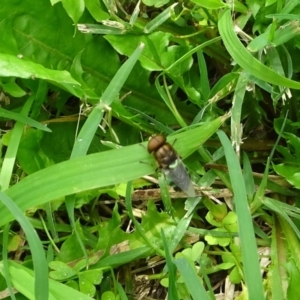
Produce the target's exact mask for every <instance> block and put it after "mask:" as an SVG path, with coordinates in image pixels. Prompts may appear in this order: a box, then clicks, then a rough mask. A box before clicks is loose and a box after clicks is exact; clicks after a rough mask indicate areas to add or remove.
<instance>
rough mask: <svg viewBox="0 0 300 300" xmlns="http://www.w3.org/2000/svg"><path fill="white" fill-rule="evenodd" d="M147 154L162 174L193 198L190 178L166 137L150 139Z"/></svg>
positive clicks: (159, 135) (155, 136) (193, 193)
mask: <svg viewBox="0 0 300 300" xmlns="http://www.w3.org/2000/svg"><path fill="white" fill-rule="evenodd" d="M148 152H149V153H153V156H154V158H155V160H156V162H157V164H158V166H159V167H160V168H161V169H162V170H163V172H164V174H165V175H166V176H167V177H169V178H170V179H171V180H172V181H173V182H174V183H175V185H176V186H178V187H179V188H180V189H181V190H182V191H183V192H184V193H186V194H187V195H188V196H189V197H195V190H194V187H193V183H192V182H191V179H190V176H189V174H188V172H187V170H186V168H185V165H184V164H183V162H182V161H181V159H180V157H179V155H178V154H177V152H176V151H175V149H174V148H173V146H172V145H170V144H169V143H168V142H167V140H166V137H165V136H163V135H161V134H158V135H154V136H152V137H151V138H150V140H149V142H148Z"/></svg>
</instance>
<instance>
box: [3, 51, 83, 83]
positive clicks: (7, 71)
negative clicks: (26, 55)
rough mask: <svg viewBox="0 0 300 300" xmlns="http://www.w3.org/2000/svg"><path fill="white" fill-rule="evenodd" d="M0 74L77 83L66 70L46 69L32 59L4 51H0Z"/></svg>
mask: <svg viewBox="0 0 300 300" xmlns="http://www.w3.org/2000/svg"><path fill="white" fill-rule="evenodd" d="M0 76H3V77H11V76H13V77H21V78H31V79H32V80H34V79H35V78H41V79H45V80H49V81H54V82H58V83H71V84H75V85H76V84H79V83H78V82H77V81H76V80H75V79H73V78H72V76H71V75H70V73H69V72H68V71H58V70H51V69H47V68H45V67H44V66H42V65H40V64H37V63H34V62H32V61H28V60H25V59H23V58H18V57H16V56H13V55H10V54H4V53H0Z"/></svg>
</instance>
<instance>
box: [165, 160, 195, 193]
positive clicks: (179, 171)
mask: <svg viewBox="0 0 300 300" xmlns="http://www.w3.org/2000/svg"><path fill="white" fill-rule="evenodd" d="M164 173H165V174H166V175H167V176H168V177H169V178H170V179H171V180H172V181H173V182H174V183H175V185H176V186H178V187H179V188H180V189H181V190H182V191H183V192H185V193H186V194H187V195H188V196H189V197H195V196H196V194H195V190H194V186H193V183H192V181H191V179H190V176H189V174H188V172H187V170H186V168H185V166H184V164H183V162H182V161H181V159H179V158H177V160H176V161H175V163H174V164H172V165H170V166H169V168H168V169H164Z"/></svg>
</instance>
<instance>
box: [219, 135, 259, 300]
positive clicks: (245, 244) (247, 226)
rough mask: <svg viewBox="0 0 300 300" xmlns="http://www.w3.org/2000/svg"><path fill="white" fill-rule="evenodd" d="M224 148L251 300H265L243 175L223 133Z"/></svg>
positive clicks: (220, 136)
mask: <svg viewBox="0 0 300 300" xmlns="http://www.w3.org/2000/svg"><path fill="white" fill-rule="evenodd" d="M217 134H218V136H219V138H220V141H221V143H222V145H223V147H224V151H225V157H226V162H227V166H228V171H229V176H230V180H231V184H232V189H233V194H234V200H235V201H234V203H235V208H236V213H237V218H238V227H239V233H240V240H241V248H242V259H243V265H244V274H245V282H246V285H247V288H248V293H249V299H256V300H263V299H265V298H264V293H263V284H262V278H261V275H260V267H259V259H258V254H257V247H256V241H255V235H254V228H253V224H252V218H251V214H250V209H249V205H248V199H247V193H246V187H245V182H244V180H243V173H242V170H241V167H240V164H239V160H238V158H237V155H236V154H235V152H234V150H233V148H232V146H231V143H230V141H229V139H228V137H227V136H226V134H225V133H224V132H222V131H218V132H217Z"/></svg>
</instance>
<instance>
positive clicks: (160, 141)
mask: <svg viewBox="0 0 300 300" xmlns="http://www.w3.org/2000/svg"><path fill="white" fill-rule="evenodd" d="M165 142H166V137H165V136H163V135H161V134H158V135H154V136H152V137H151V138H150V140H149V142H148V152H149V153H151V152H153V151H157V150H158V149H159V148H160V147H162V146H163V145H164V144H165Z"/></svg>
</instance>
